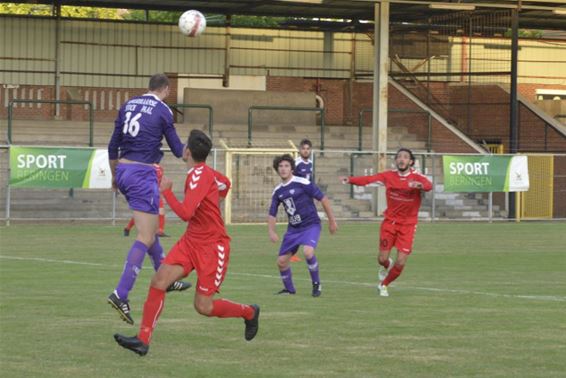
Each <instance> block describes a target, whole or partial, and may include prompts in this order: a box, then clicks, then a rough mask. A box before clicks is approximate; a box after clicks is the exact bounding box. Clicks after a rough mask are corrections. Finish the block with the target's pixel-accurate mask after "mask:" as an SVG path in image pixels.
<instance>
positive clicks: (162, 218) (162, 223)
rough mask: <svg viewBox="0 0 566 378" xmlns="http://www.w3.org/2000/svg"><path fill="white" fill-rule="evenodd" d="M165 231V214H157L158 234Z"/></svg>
mask: <svg viewBox="0 0 566 378" xmlns="http://www.w3.org/2000/svg"><path fill="white" fill-rule="evenodd" d="M164 229H165V214H159V233H160V234H162V233H163V230H164Z"/></svg>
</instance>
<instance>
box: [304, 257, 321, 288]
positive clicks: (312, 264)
mask: <svg viewBox="0 0 566 378" xmlns="http://www.w3.org/2000/svg"><path fill="white" fill-rule="evenodd" d="M306 261H307V266H308V268H309V273H310V274H311V280H312V282H313V283H315V282H316V283H320V277H319V276H318V261H317V260H316V256H315V255H312V258H310V259H306Z"/></svg>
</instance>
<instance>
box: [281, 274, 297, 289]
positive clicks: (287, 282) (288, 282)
mask: <svg viewBox="0 0 566 378" xmlns="http://www.w3.org/2000/svg"><path fill="white" fill-rule="evenodd" d="M279 274H280V275H281V280H282V281H283V286H285V289H287V290H289V291H290V292H291V293H294V292H295V291H296V290H295V286H293V273H292V272H291V268H289V269H287V270H285V271H279Z"/></svg>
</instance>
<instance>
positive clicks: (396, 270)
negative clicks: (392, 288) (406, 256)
mask: <svg viewBox="0 0 566 378" xmlns="http://www.w3.org/2000/svg"><path fill="white" fill-rule="evenodd" d="M404 267H405V266H404V265H402V266H399V265H393V268H391V270H390V271H389V274H388V275H387V277H385V279H384V280H383V282H382V283H381V284H382V285H383V286H388V285H389V284H390V283H391V282H393V281H395V280H396V279H397V277H399V275H400V274H401V272H402V271H403V268H404Z"/></svg>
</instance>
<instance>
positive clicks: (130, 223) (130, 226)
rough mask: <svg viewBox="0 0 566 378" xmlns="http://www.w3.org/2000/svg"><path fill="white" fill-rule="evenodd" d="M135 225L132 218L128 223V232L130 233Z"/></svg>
mask: <svg viewBox="0 0 566 378" xmlns="http://www.w3.org/2000/svg"><path fill="white" fill-rule="evenodd" d="M135 224H136V221H135V220H134V218H131V219H130V221H129V222H128V225H127V226H126V230H128V231H130V230H131V229H132V227H134V225H135Z"/></svg>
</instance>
